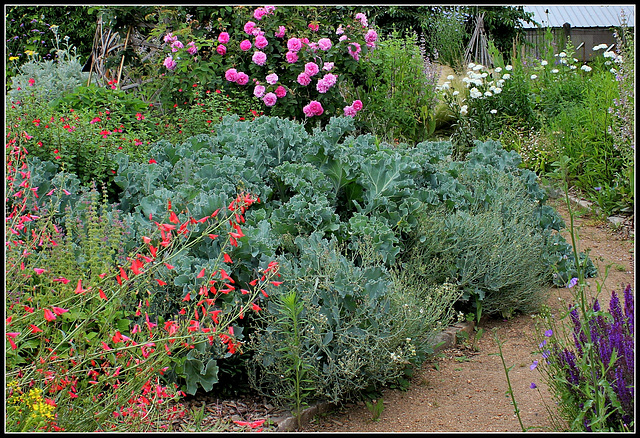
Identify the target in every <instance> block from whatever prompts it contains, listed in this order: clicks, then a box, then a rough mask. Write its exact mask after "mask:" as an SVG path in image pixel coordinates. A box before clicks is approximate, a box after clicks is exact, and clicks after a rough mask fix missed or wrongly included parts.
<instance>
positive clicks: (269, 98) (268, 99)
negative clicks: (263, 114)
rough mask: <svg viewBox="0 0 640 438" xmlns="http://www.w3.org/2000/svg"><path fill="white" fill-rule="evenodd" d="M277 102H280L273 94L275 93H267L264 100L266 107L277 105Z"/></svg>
mask: <svg viewBox="0 0 640 438" xmlns="http://www.w3.org/2000/svg"><path fill="white" fill-rule="evenodd" d="M277 100H278V98H277V96H276V95H275V94H273V93H267V94H265V95H264V97H263V98H262V101H263V102H264V104H265V105H266V106H273V105H275V104H276V101H277Z"/></svg>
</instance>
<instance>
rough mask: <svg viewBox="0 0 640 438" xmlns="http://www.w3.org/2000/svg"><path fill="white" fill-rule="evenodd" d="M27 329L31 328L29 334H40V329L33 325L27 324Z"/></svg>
mask: <svg viewBox="0 0 640 438" xmlns="http://www.w3.org/2000/svg"><path fill="white" fill-rule="evenodd" d="M29 327H30V328H31V333H42V329H41V328H38V327H37V326H35V325H33V324H29Z"/></svg>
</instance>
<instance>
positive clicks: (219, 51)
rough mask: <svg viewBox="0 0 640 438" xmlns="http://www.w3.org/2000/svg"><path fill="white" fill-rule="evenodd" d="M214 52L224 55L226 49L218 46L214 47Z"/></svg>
mask: <svg viewBox="0 0 640 438" xmlns="http://www.w3.org/2000/svg"><path fill="white" fill-rule="evenodd" d="M216 52H218V54H219V55H224V54H225V53H227V48H226V47H225V46H223V45H222V44H220V45H218V47H216Z"/></svg>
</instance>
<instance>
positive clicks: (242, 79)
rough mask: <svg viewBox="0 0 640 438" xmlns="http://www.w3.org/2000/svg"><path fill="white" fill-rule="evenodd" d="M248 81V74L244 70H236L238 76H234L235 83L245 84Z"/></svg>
mask: <svg viewBox="0 0 640 438" xmlns="http://www.w3.org/2000/svg"><path fill="white" fill-rule="evenodd" d="M248 82H249V76H248V75H247V74H246V73H244V72H238V76H237V77H236V84H238V85H247V83H248Z"/></svg>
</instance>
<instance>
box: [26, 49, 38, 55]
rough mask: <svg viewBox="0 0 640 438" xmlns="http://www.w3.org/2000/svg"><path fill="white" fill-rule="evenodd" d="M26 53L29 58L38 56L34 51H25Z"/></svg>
mask: <svg viewBox="0 0 640 438" xmlns="http://www.w3.org/2000/svg"><path fill="white" fill-rule="evenodd" d="M24 53H25V54H26V55H27V56H33V55H37V53H36V52H34V51H33V50H25V51H24Z"/></svg>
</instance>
